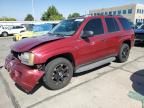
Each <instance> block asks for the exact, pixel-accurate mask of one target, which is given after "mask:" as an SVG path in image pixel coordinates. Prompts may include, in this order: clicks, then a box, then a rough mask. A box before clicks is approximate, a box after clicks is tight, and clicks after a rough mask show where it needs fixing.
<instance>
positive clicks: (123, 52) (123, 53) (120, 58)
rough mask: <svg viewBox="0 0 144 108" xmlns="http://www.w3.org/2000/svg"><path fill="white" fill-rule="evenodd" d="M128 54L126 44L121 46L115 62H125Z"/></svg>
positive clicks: (128, 50)
mask: <svg viewBox="0 0 144 108" xmlns="http://www.w3.org/2000/svg"><path fill="white" fill-rule="evenodd" d="M129 52H130V47H129V45H128V44H125V43H124V44H122V46H121V49H120V52H119V54H118V56H117V61H118V62H120V63H123V62H125V61H127V59H128V57H129Z"/></svg>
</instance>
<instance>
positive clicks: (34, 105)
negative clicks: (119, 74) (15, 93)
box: [27, 56, 144, 108]
mask: <svg viewBox="0 0 144 108" xmlns="http://www.w3.org/2000/svg"><path fill="white" fill-rule="evenodd" d="M143 57H144V56H140V57H138V58H136V59H134V60H133V61H130V62H127V63H125V64H123V65H121V66H119V67H113V69H112V70H110V71H107V72H105V73H100V74H99V75H98V76H96V77H94V78H92V79H89V80H87V81H84V82H82V83H80V84H78V85H76V86H73V87H71V88H69V89H67V90H65V91H63V92H60V93H58V94H56V95H54V96H51V97H47V98H45V99H43V100H41V101H39V102H37V103H35V104H32V105H30V106H28V107H27V108H33V107H36V106H37V105H39V104H42V103H43V102H45V101H49V100H51V99H53V98H55V97H57V96H60V95H62V94H64V93H67V92H69V91H71V90H73V89H75V88H77V87H80V86H82V85H84V84H86V83H88V82H90V81H93V80H95V79H97V78H100V77H102V76H103V75H106V74H108V73H110V72H114V71H115V70H117V69H122V67H123V66H125V65H128V64H130V63H132V62H134V61H136V60H138V59H141V58H143ZM110 67H111V66H110Z"/></svg>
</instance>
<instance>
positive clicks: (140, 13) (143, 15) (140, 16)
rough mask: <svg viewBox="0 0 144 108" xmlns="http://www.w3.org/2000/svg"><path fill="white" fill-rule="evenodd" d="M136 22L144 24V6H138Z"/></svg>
mask: <svg viewBox="0 0 144 108" xmlns="http://www.w3.org/2000/svg"><path fill="white" fill-rule="evenodd" d="M135 21H136V22H143V23H144V5H142V4H137V5H136V14H135Z"/></svg>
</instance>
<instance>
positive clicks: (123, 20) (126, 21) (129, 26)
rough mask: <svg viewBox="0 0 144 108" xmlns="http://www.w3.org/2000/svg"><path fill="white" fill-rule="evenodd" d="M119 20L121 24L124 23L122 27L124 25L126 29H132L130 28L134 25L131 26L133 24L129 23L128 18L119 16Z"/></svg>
mask: <svg viewBox="0 0 144 108" xmlns="http://www.w3.org/2000/svg"><path fill="white" fill-rule="evenodd" d="M118 20H119V21H120V23H121V25H122V27H123V29H124V30H130V29H132V27H131V25H130V23H129V21H128V20H127V19H125V18H118Z"/></svg>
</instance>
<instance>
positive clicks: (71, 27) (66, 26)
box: [49, 18, 84, 36]
mask: <svg viewBox="0 0 144 108" xmlns="http://www.w3.org/2000/svg"><path fill="white" fill-rule="evenodd" d="M83 21H84V18H78V19H69V20H64V21H62V22H61V23H59V24H58V25H56V26H55V27H54V28H53V29H52V30H51V31H50V32H49V33H51V34H54V35H64V36H71V35H73V34H74V33H75V32H76V31H77V29H78V28H79V26H80V25H81V23H82V22H83Z"/></svg>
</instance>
